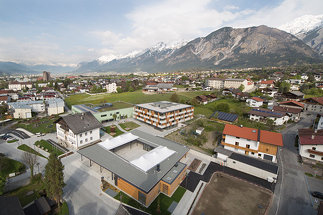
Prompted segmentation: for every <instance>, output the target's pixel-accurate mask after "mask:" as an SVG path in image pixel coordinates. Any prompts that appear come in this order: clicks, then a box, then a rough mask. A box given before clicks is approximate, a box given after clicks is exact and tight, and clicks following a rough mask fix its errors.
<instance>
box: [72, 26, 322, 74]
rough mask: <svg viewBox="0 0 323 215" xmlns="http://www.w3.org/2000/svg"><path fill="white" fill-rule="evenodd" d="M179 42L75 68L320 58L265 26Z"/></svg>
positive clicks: (152, 68) (241, 64) (219, 65)
mask: <svg viewBox="0 0 323 215" xmlns="http://www.w3.org/2000/svg"><path fill="white" fill-rule="evenodd" d="M182 44H184V43H181V44H180V45H177V46H176V45H174V46H169V45H166V44H165V43H158V44H157V45H155V46H153V47H151V48H149V49H145V50H144V51H143V52H141V53H140V54H138V55H136V56H135V57H127V58H120V59H114V60H112V61H109V62H107V63H104V64H100V63H98V61H92V62H88V63H86V62H85V63H82V64H80V66H79V67H78V69H77V72H79V73H88V72H93V71H96V72H109V71H111V72H135V71H144V72H165V71H177V70H183V69H188V70H189V69H224V68H248V67H266V66H282V65H293V64H302V63H320V62H322V60H321V58H320V56H319V55H318V54H317V53H316V52H315V51H313V49H312V48H310V47H309V46H307V45H306V44H305V43H304V42H303V41H302V40H300V39H298V38H297V37H295V36H293V35H292V34H289V33H286V32H285V31H281V30H278V29H275V28H270V27H267V26H258V27H249V28H230V27H225V28H221V29H219V30H217V31H214V32H212V33H210V34H209V35H207V36H205V37H199V38H196V39H194V40H192V41H190V42H188V43H185V45H182ZM172 47H175V48H172Z"/></svg>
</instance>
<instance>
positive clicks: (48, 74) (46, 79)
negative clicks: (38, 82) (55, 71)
mask: <svg viewBox="0 0 323 215" xmlns="http://www.w3.org/2000/svg"><path fill="white" fill-rule="evenodd" d="M49 80H50V72H46V71H43V81H49Z"/></svg>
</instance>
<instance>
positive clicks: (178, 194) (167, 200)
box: [115, 187, 186, 215]
mask: <svg viewBox="0 0 323 215" xmlns="http://www.w3.org/2000/svg"><path fill="white" fill-rule="evenodd" d="M185 191H186V190H185V188H183V187H178V188H177V190H176V191H175V192H174V194H173V195H172V197H168V196H166V195H164V194H163V193H160V194H159V196H158V197H157V198H156V199H155V200H154V201H153V202H152V203H151V204H150V206H149V207H148V208H145V207H144V206H142V205H141V204H140V203H139V202H137V201H136V200H134V199H132V198H130V197H129V196H128V195H127V194H125V193H123V192H119V193H118V194H117V196H116V197H115V199H118V200H120V196H122V202H123V203H126V204H128V205H131V206H133V207H135V208H139V209H141V210H143V211H146V212H148V213H151V214H167V215H169V214H170V213H169V212H168V211H167V209H168V208H169V206H170V205H171V204H172V202H173V201H175V202H177V203H178V202H179V201H180V200H181V198H182V197H183V195H184V193H185ZM158 201H159V205H160V213H158V212H157V205H158Z"/></svg>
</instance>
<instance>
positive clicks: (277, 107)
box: [273, 106, 302, 114]
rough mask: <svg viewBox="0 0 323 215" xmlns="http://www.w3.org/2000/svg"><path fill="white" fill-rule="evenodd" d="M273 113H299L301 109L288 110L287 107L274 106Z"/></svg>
mask: <svg viewBox="0 0 323 215" xmlns="http://www.w3.org/2000/svg"><path fill="white" fill-rule="evenodd" d="M273 109H274V111H278V112H287V113H294V114H296V113H300V112H302V109H299V108H288V107H282V106H274V107H273Z"/></svg>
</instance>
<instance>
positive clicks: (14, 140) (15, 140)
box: [7, 139, 18, 143]
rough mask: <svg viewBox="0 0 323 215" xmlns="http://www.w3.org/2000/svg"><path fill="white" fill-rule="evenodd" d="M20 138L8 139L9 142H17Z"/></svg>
mask: <svg viewBox="0 0 323 215" xmlns="http://www.w3.org/2000/svg"><path fill="white" fill-rule="evenodd" d="M17 141H18V140H17V139H13V140H8V141H7V143H14V142H17Z"/></svg>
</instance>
